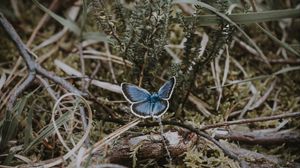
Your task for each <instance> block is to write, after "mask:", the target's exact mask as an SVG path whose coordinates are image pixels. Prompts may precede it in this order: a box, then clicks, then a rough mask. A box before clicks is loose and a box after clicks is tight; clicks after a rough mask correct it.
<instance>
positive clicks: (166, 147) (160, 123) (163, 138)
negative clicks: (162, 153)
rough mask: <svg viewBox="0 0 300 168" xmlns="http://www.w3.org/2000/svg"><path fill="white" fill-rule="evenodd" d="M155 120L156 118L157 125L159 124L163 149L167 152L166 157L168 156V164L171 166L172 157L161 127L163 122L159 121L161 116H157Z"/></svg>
mask: <svg viewBox="0 0 300 168" xmlns="http://www.w3.org/2000/svg"><path fill="white" fill-rule="evenodd" d="M157 120H158V122H159V126H160V134H161V137H162V141H163V144H164V147H165V150H166V151H167V154H168V157H169V161H170V166H172V157H171V154H170V151H169V149H168V146H167V143H166V141H165V140H166V138H165V137H164V129H163V124H162V122H161V118H160V117H158V118H157Z"/></svg>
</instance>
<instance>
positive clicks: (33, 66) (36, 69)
mask: <svg viewBox="0 0 300 168" xmlns="http://www.w3.org/2000/svg"><path fill="white" fill-rule="evenodd" d="M0 24H1V26H2V27H3V29H4V30H5V31H6V33H7V34H8V35H9V37H10V38H11V40H12V41H13V42H14V44H15V45H16V47H17V49H18V50H19V52H20V55H21V57H22V58H23V60H24V61H25V64H26V67H27V69H28V71H29V74H28V76H27V78H26V79H25V81H24V82H22V84H21V85H20V86H18V87H17V88H16V89H15V90H14V91H13V92H12V94H11V96H10V99H9V102H8V104H7V108H8V110H9V111H12V110H13V104H14V102H15V100H16V98H17V97H18V96H19V95H20V94H21V93H22V92H23V91H24V90H25V89H26V88H27V87H28V86H29V85H30V84H31V83H32V81H33V80H34V79H35V77H36V74H40V75H41V76H43V77H46V78H48V79H50V80H52V81H53V82H55V83H57V84H59V85H61V86H62V87H63V88H65V89H67V90H68V91H70V92H73V93H76V94H80V95H83V96H87V94H85V93H82V92H81V91H80V90H78V89H77V88H75V87H74V86H73V85H71V84H70V83H69V82H67V81H66V80H64V79H63V78H61V77H59V76H56V75H55V74H52V73H51V72H49V71H47V70H45V69H44V68H42V67H41V66H40V65H39V64H37V63H36V62H35V61H34V59H33V58H32V57H31V55H30V53H29V52H28V49H27V47H26V46H25V44H24V43H23V42H22V40H21V38H20V37H19V35H18V34H17V32H16V31H15V29H14V28H13V27H12V25H11V24H10V23H9V22H8V21H7V19H6V18H5V16H4V15H3V14H2V13H1V12H0Z"/></svg>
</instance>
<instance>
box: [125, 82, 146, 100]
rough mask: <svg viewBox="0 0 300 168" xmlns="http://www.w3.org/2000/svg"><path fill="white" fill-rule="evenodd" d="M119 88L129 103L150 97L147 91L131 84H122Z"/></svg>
mask: <svg viewBox="0 0 300 168" xmlns="http://www.w3.org/2000/svg"><path fill="white" fill-rule="evenodd" d="M121 88H122V92H123V95H124V97H125V98H126V100H127V101H129V102H131V103H134V102H140V101H144V100H146V99H147V98H148V97H149V96H151V95H150V93H149V92H148V91H147V90H145V89H143V88H140V87H138V86H135V85H132V84H127V83H122V84H121Z"/></svg>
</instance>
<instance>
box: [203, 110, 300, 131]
mask: <svg viewBox="0 0 300 168" xmlns="http://www.w3.org/2000/svg"><path fill="white" fill-rule="evenodd" d="M292 117H300V112H293V113H285V114H280V115H275V116H269V117H258V118H251V119H241V120H236V121H228V122H223V123H217V124H212V125H206V126H203V127H201V128H199V129H200V130H207V129H211V128H218V127H223V126H229V125H238V124H249V123H254V122H262V121H270V120H278V119H284V118H292Z"/></svg>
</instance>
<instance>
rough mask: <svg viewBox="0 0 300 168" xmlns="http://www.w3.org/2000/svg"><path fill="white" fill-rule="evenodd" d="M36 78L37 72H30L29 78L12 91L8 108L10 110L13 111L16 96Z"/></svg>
mask: <svg viewBox="0 0 300 168" xmlns="http://www.w3.org/2000/svg"><path fill="white" fill-rule="evenodd" d="M34 79H35V72H32V73H29V75H28V76H27V78H26V79H25V81H24V82H23V83H21V84H20V85H19V86H18V87H17V88H16V89H15V90H14V92H12V94H11V95H10V97H9V100H8V103H7V108H8V109H9V110H10V111H13V105H14V102H15V100H16V98H17V97H18V96H19V95H20V94H21V93H22V92H23V91H24V90H25V89H26V88H27V87H28V86H29V85H30V84H31V83H32V82H33V81H34Z"/></svg>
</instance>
